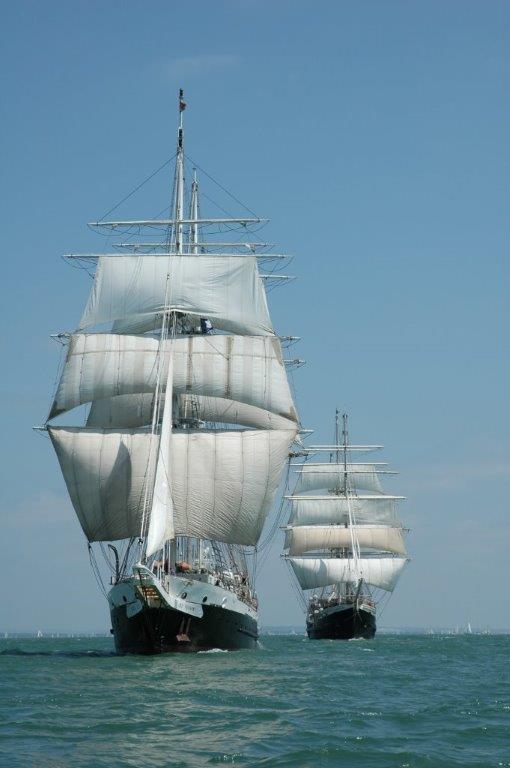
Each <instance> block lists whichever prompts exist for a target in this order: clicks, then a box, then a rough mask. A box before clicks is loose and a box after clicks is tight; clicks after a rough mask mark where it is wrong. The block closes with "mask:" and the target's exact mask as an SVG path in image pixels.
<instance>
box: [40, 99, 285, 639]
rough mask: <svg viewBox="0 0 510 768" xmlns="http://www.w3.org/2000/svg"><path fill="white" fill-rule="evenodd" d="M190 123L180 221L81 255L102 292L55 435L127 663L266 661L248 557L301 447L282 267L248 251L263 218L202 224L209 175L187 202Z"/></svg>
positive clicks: (261, 247) (81, 333) (134, 227)
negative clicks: (270, 268)
mask: <svg viewBox="0 0 510 768" xmlns="http://www.w3.org/2000/svg"><path fill="white" fill-rule="evenodd" d="M185 106H186V105H185V103H184V101H183V98H182V91H181V93H180V98H179V125H178V140H177V153H176V159H175V173H174V184H173V195H172V204H171V208H170V213H171V215H170V218H169V219H166V220H165V219H163V220H161V219H147V220H130V221H105V220H101V221H98V222H94V223H93V224H92V226H93V227H94V228H98V229H100V230H103V231H106V232H107V233H108V234H111V233H113V234H118V235H120V236H121V239H122V238H123V242H120V243H117V244H116V248H117V250H116V251H115V252H114V253H104V254H82V255H79V254H72V255H70V258H74V259H76V260H77V262H78V263H82V264H84V265H85V266H86V267H88V268H89V269H90V266H91V265H95V274H94V283H93V287H92V291H91V294H90V297H89V300H88V303H87V305H86V308H85V311H84V313H83V316H82V318H81V321H80V323H79V325H78V328H77V329H76V331H75V332H74V333H72V334H59V335H58V338H59V339H60V340H61V341H62V342H63V343H65V344H66V345H67V355H66V360H65V364H64V366H63V370H62V374H61V377H60V382H59V384H58V387H57V391H56V394H55V398H54V401H53V405H52V408H51V411H50V414H49V418H48V422H51V423H47V424H46V428H47V430H48V432H49V435H50V437H51V440H52V443H53V445H54V448H55V451H56V453H57V456H58V460H59V462H60V466H61V469H62V473H63V475H64V479H65V482H66V484H67V488H68V491H69V495H70V497H71V500H72V503H73V506H74V509H75V511H76V514H77V516H78V519H79V521H80V523H81V526H82V528H83V531H84V533H85V536H86V538H87V540H88V542H89V545H88V546H89V551H90V553H91V557H92V562H93V565H94V568H95V570H96V571H97V572H98V573H99V574H101V573H102V572H101V566H100V560H99V558H98V557H97V549H98V548H99V549H100V550H101V551H102V553H103V554H104V555H105V560H106V562H107V564H108V566H109V568H110V569H111V576H110V588H109V589H108V592H107V598H108V602H109V606H110V611H111V620H112V633H113V635H114V639H115V645H116V648H117V650H118V651H119V652H128V653H129V652H134V653H147V654H153V653H162V652H167V651H197V650H207V649H211V648H221V649H237V648H253V647H254V646H255V645H256V643H257V637H258V625H257V599H256V595H255V593H254V587H253V573H252V571H253V568H251V565H250V563H252V562H253V560H254V558H253V559H252V560H250V558H251V556H252V555H253V554H254V551H255V550H254V548H255V547H256V545H257V542H258V541H259V538H260V535H261V532H262V528H263V525H264V521H265V518H266V516H267V514H268V512H269V510H270V508H271V506H272V503H273V499H274V496H275V492H276V490H277V488H278V485H279V482H280V477H281V474H282V470H283V468H284V466H285V464H286V462H287V460H288V455H289V449H290V447H291V445H292V443H293V441H294V439H295V438H296V435H297V432H298V416H297V413H296V409H295V407H294V403H293V399H292V395H291V392H290V389H289V384H288V380H287V375H286V368H285V363H286V361H285V360H284V358H283V355H282V343H281V341H280V338H279V337H278V336H277V335H276V334H275V331H274V329H273V326H272V323H271V319H270V316H269V311H268V306H267V300H266V290H265V285H266V282H267V279H268V278H269V277H270V276H269V275H264V274H261V273H260V272H259V264H261V263H264V264H267V263H275V262H274V260H275V259H277V258H279V255H276V254H271V253H269V251H268V248H269V245H268V244H265V243H262V242H259V241H257V240H256V239H255V242H248V243H247V242H246V240H247V239H249V233H250V231H251V230H250V228H257V227H259V226H260V224H261V221H263V220H261V219H259V218H257V217H252V216H250V217H246V216H244V217H240V218H231V217H229V218H201V216H200V210H199V197H198V196H199V189H198V182H197V179H196V176H195V177H194V178H193V181H192V184H191V189H190V190H189V192H188V191H187V194H188V198H187V202H186V203H185V200H186V198H185V167H187V166H185V155H184V132H183V112H184V109H185ZM185 208H186V210H185ZM226 232H228V233H230V242H225V233H226ZM232 232H235V233H237V237H234V238H233V237H232ZM204 234H205V235H206V237H205V238H204ZM140 238H141V239H140ZM218 238H220V239H222V241H221V242H220V241H219V240H218ZM228 239H229V238H228V237H227V240H228ZM232 240H233V241H232ZM75 263H76V262H75ZM80 406H86V409H87V410H88V413H86V417H85V419H86V420H85V425H84V426H60V425H57V422H55V419H57V417H59V415H60V414H64V413H67V412H69V411H72V410H73V409H76V408H79V407H80ZM82 410H83V409H82ZM78 412H79V411H78ZM68 421H69V419H68ZM95 543H98V544H95ZM103 572H104V571H103ZM105 592H106V590H105Z"/></svg>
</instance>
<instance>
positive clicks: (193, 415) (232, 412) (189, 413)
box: [87, 392, 296, 430]
mask: <svg viewBox="0 0 510 768" xmlns="http://www.w3.org/2000/svg"><path fill="white" fill-rule="evenodd" d="M176 402H177V406H178V409H177V410H178V413H179V415H180V417H181V418H184V419H188V420H192V419H198V420H199V421H204V422H205V421H206V422H211V423H217V424H237V425H240V426H245V427H255V428H256V429H289V430H292V429H295V427H296V424H295V422H293V421H291V420H290V419H285V418H283V416H278V415H277V414H274V413H271V411H266V410H264V409H263V408H256V407H255V406H254V405H247V404H246V403H240V402H238V401H236V400H227V399H226V398H223V397H204V396H202V395H178V396H177V401H176ZM153 403H154V395H153V394H152V393H150V392H142V393H140V394H136V395H118V397H108V398H104V399H103V400H94V402H93V403H92V405H91V408H90V412H89V415H88V418H87V426H88V427H101V428H105V429H111V428H112V427H118V428H119V429H126V428H130V427H143V426H146V425H147V424H150V423H151V420H152V409H153Z"/></svg>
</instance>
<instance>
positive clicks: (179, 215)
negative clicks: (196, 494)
mask: <svg viewBox="0 0 510 768" xmlns="http://www.w3.org/2000/svg"><path fill="white" fill-rule="evenodd" d="M183 96H184V92H183V90H182V88H181V89H180V90H179V127H178V131H177V153H176V161H175V175H174V189H173V201H174V210H173V218H174V226H173V233H174V234H173V238H172V235H171V232H172V229H171V228H169V230H168V241H169V243H168V244H169V246H170V247H172V245H173V247H174V248H175V251H176V253H178V254H182V252H183V242H182V240H183V219H184V129H183V112H184V110H185V109H186V104H185V102H184V100H183ZM171 239H174V240H175V244H173V243H171V242H170V241H171ZM169 266H170V265H169ZM169 287H170V274H169V273H167V276H166V289H165V302H164V310H163V319H162V323H161V335H160V339H159V349H158V369H157V376H156V389H155V396H154V404H153V413H152V424H151V434H152V437H153V438H154V435H155V434H156V433H157V431H159V444H158V450H157V463H156V474H155V478H154V487H153V489H152V499H151V501H150V514H149V515H148V514H147V513H148V510H149V493H148V486H147V485H146V488H145V500H144V515H143V519H142V532H141V538H142V539H144V541H143V543H142V552H143V561H145V560H146V558H147V553H149V554H152V553H153V552H154V551H156V549H158V544H159V545H163V546H164V545H165V544H166V541H167V540H169V539H171V541H170V560H171V561H172V562H171V564H172V565H173V564H174V562H175V534H174V527H173V512H172V515H170V516H168V509H169V508H171V507H172V498H171V490H170V478H169V476H168V465H169V455H168V454H169V449H170V439H171V433H172V418H173V413H172V411H173V409H172V399H173V360H172V357H173V355H172V351H171V350H170V355H169V360H168V372H167V377H166V386H165V397H164V403H163V413H162V414H161V400H160V394H161V393H162V386H163V380H162V373H163V362H164V349H165V347H166V345H167V341H168V340H169V339H173V338H174V337H175V330H176V329H175V324H176V323H175V321H176V314H175V312H169V311H168V304H169ZM160 421H161V425H160V424H159V422H160ZM151 445H152V441H151ZM169 520H170V523H169ZM144 529H145V530H146V535H145V536H144V533H145V530H144Z"/></svg>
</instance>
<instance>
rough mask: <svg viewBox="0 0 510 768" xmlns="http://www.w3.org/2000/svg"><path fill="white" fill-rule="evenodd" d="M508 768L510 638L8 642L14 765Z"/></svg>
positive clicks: (4, 761) (4, 705)
mask: <svg viewBox="0 0 510 768" xmlns="http://www.w3.org/2000/svg"><path fill="white" fill-rule="evenodd" d="M224 765H225V766H226V765H233V766H275V768H276V766H281V767H282V768H283V767H284V766H285V768H291V767H292V768H294V767H296V768H308V766H310V768H311V767H312V766H313V768H322V767H323V766H345V768H356V767H357V766H363V767H364V768H365V767H366V768H385V767H386V766H388V768H432V767H433V768H451V766H473V767H474V766H477V768H490V767H491V766H510V636H505V635H498V636H483V635H482V636H480V635H469V636H440V635H434V636H424V635H422V636H420V635H415V636H411V635H393V636H391V635H378V636H377V637H376V639H375V640H371V641H365V640H357V641H350V642H344V641H336V642H335V641H329V640H319V641H309V640H307V639H306V638H304V637H303V636H301V635H287V636H272V637H271V636H268V637H263V638H262V641H261V647H260V649H259V650H255V651H237V652H233V653H226V652H209V653H199V654H197V655H186V654H182V655H177V654H175V655H172V654H169V655H164V656H153V657H140V656H123V657H122V656H116V655H114V653H113V646H112V642H111V640H110V639H109V638H99V639H94V638H92V639H91V638H81V639H80V638H74V639H46V638H33V639H27V640H19V639H16V638H13V639H5V640H2V641H0V766H1V767H2V768H4V766H5V767H6V768H7V767H8V768H18V767H19V768H25V767H26V766H30V768H32V767H34V768H85V767H86V768H103V767H104V768H117V767H120V766H132V767H133V768H151V767H152V766H154V767H155V766H158V768H160V767H161V768H163V767H165V766H169V767H170V766H171V767H172V768H174V767H175V768H178V767H180V766H183V767H184V766H186V767H187V766H190V767H192V768H201V767H202V766H224Z"/></svg>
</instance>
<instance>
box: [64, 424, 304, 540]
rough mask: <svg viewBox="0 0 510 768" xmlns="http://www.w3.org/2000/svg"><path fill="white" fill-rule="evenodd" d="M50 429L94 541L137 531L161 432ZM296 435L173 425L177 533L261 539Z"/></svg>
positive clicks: (172, 468) (171, 452)
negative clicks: (155, 444) (179, 428)
mask: <svg viewBox="0 0 510 768" xmlns="http://www.w3.org/2000/svg"><path fill="white" fill-rule="evenodd" d="M49 433H50V436H51V439H52V442H53V444H54V446H55V450H56V452H57V456H58V459H59V462H60V466H61V468H62V473H63V475H64V478H65V481H66V484H67V488H68V491H69V495H70V497H71V500H72V503H73V506H74V508H75V510H76V513H77V515H78V518H79V520H80V523H81V525H82V528H83V530H84V533H85V535H86V536H87V538H88V539H89V541H110V540H115V539H123V538H130V537H132V536H139V535H140V531H141V523H142V515H143V500H144V491H145V483H146V482H148V483H149V484H150V485H149V487H150V488H151V489H152V487H153V485H154V471H155V467H154V465H155V457H156V454H157V451H155V450H152V451H151V440H154V439H156V440H157V439H158V438H157V436H156V438H154V437H153V436H151V434H150V432H149V431H148V430H143V429H138V430H136V429H133V430H118V429H117V430H98V429H88V428H79V427H49ZM295 435H296V429H293V430H292V431H291V430H228V431H204V430H198V431H193V430H183V431H177V430H174V431H172V434H171V438H170V439H171V443H170V449H169V451H168V454H169V464H170V466H169V474H170V477H171V495H172V502H173V510H172V514H173V520H174V533H175V535H187V536H197V537H199V538H206V539H215V540H218V541H224V542H226V543H229V544H244V545H255V544H256V543H257V541H258V538H259V536H260V533H261V531H262V526H263V524H264V520H265V518H266V516H267V513H268V512H269V509H270V507H271V504H272V501H273V498H274V494H275V492H276V489H277V487H278V485H279V481H280V475H281V472H282V469H283V467H284V465H285V462H286V460H287V456H288V451H289V448H290V445H291V444H292V442H293V440H294V438H295ZM153 447H154V445H153Z"/></svg>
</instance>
